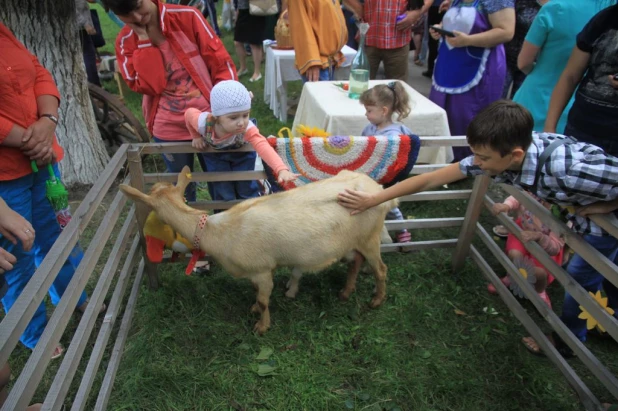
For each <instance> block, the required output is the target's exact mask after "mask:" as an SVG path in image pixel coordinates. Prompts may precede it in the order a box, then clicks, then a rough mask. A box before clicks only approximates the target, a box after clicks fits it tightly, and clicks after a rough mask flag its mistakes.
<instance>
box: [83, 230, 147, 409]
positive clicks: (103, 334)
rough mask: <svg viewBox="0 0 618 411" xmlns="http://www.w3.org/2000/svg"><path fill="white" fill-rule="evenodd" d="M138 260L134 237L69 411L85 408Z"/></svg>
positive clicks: (135, 238) (136, 241)
mask: <svg viewBox="0 0 618 411" xmlns="http://www.w3.org/2000/svg"><path fill="white" fill-rule="evenodd" d="M138 258H140V253H139V236H138V235H135V237H134V238H133V243H132V244H131V249H130V250H129V254H128V255H127V258H126V259H125V262H124V265H123V267H122V270H121V271H120V274H119V275H118V281H117V283H116V287H115V288H114V293H113V295H112V298H111V300H110V302H109V305H108V306H107V312H106V313H105V318H104V319H103V324H101V328H100V329H99V335H98V336H97V339H96V342H95V344H94V348H93V349H92V352H91V354H90V359H89V360H88V365H87V366H86V370H85V371H84V377H83V378H82V381H81V383H80V385H79V389H78V390H77V394H76V395H75V399H74V400H73V405H72V406H71V411H78V410H79V411H82V410H84V408H85V407H86V402H87V401H88V397H89V395H90V390H91V389H92V384H93V383H94V380H95V378H96V376H97V371H98V369H99V365H100V364H101V360H102V359H103V354H105V349H106V347H107V342H108V341H109V337H110V336H111V334H112V331H113V329H114V325H115V324H116V318H117V317H118V314H119V313H120V310H121V309H122V300H123V298H124V294H125V291H126V288H127V284H128V282H129V281H128V280H129V278H130V276H131V272H132V270H133V267H134V265H135V263H136V262H137V259H138Z"/></svg>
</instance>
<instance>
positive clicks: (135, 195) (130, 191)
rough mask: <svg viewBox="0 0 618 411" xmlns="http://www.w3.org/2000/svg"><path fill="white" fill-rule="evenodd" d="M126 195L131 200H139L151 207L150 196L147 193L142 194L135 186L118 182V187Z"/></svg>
mask: <svg viewBox="0 0 618 411" xmlns="http://www.w3.org/2000/svg"><path fill="white" fill-rule="evenodd" d="M118 188H119V189H120V191H122V192H123V193H124V194H125V195H126V196H127V197H129V198H130V199H132V200H133V201H140V202H142V203H145V204H147V205H149V206H151V207H152V202H151V198H150V196H149V195H148V194H144V193H142V192H141V191H139V190H138V189H136V188H133V187H131V186H129V185H126V184H120V186H119V187H118Z"/></svg>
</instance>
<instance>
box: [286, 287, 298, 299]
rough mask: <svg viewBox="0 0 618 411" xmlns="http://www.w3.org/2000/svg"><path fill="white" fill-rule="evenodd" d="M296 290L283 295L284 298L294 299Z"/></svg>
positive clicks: (290, 290)
mask: <svg viewBox="0 0 618 411" xmlns="http://www.w3.org/2000/svg"><path fill="white" fill-rule="evenodd" d="M297 292H298V290H292V289H291V288H290V289H289V290H288V291H287V292H286V293H285V296H286V297H288V298H296V293H297Z"/></svg>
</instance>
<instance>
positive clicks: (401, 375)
mask: <svg viewBox="0 0 618 411" xmlns="http://www.w3.org/2000/svg"><path fill="white" fill-rule="evenodd" d="M222 3H223V2H222V1H220V2H219V3H218V4H219V7H221V5H222ZM99 14H100V16H101V22H102V24H103V30H104V33H105V35H106V39H107V43H108V44H107V46H106V49H107V50H108V51H111V52H113V44H114V38H115V33H116V32H117V31H118V27H117V26H115V25H114V24H113V23H111V22H110V21H109V20H108V19H107V18H106V16H105V15H104V13H103V12H102V10H101V12H100V13H99ZM223 41H224V42H225V44H226V46H227V48H228V50H233V47H232V35H231V34H230V33H225V34H224V36H223ZM232 55H233V54H232ZM249 70H251V64H250V65H249ZM246 79H247V78H245V81H246ZM246 85H247V87H248V88H249V89H250V90H252V91H253V93H254V95H255V98H254V106H253V111H252V115H253V116H255V117H257V118H258V120H259V124H260V129H261V130H262V132H263V133H264V134H272V133H276V131H277V130H278V129H279V128H281V127H283V126H290V123H291V120H290V122H289V123H288V124H283V123H281V122H279V121H278V120H277V119H275V118H274V116H273V115H272V112H270V110H269V109H268V107H267V106H266V105H265V104H264V102H263V98H262V96H263V81H260V82H258V83H255V84H254V83H248V82H246ZM105 87H106V88H108V89H109V90H111V91H114V88H115V87H116V85H115V83H114V82H106V84H105ZM290 90H291V91H292V92H295V93H299V91H300V84H297V85H294V86H293V87H290ZM127 105H128V106H129V107H130V108H131V109H132V110H133V111H134V112H138V113H139V111H140V97H139V96H138V95H136V94H135V93H133V94H130V95H129V96H128V97H127ZM412 115H413V114H412ZM152 157H153V156H150V157H149V158H152ZM149 161H157V160H154V159H153V160H149ZM155 166H157V167H161V168H162V165H161V164H160V163H158V165H157V164H155ZM469 186H470V182H462V183H459V184H455V185H453V187H455V188H462V187H469ZM453 187H451V188H453ZM465 207H466V204H465V202H463V201H460V200H453V201H446V202H441V203H439V205H437V206H436V204H434V203H421V204H406V205H404V206H403V207H402V208H403V212H404V215H407V216H411V217H416V218H423V217H447V216H462V215H463V213H464V211H465ZM483 222H484V223H485V224H486V225H487V226H488V227H490V226H491V224H493V220H492V219H491V217H489V216H487V215H483ZM301 235H302V234H301ZM456 235H457V231H456V230H453V229H444V230H419V231H416V232H414V233H413V239H414V240H424V239H437V238H453V237H455V236H456ZM450 259H451V252H450V251H449V250H435V251H434V250H432V251H425V252H416V253H411V254H398V253H392V254H386V255H385V256H384V261H385V263H386V264H387V266H388V267H389V272H388V275H389V278H388V283H387V293H388V298H387V300H386V302H385V303H384V305H383V306H382V307H380V308H379V309H376V310H371V309H369V308H368V307H367V302H368V301H369V299H370V297H371V292H372V289H373V278H372V276H370V275H366V274H365V275H360V276H359V284H358V286H357V292H356V294H354V295H353V296H352V298H351V299H350V301H348V302H340V301H339V300H338V299H337V292H338V290H339V289H340V288H341V287H342V286H343V284H344V281H345V268H344V267H343V266H341V265H335V266H333V267H331V268H330V269H328V270H326V271H324V272H322V273H320V274H317V275H307V276H305V277H304V278H303V280H302V282H301V287H300V292H299V294H298V296H297V298H296V299H295V300H290V299H287V298H285V296H284V295H283V294H284V291H285V283H286V281H287V274H288V273H287V272H286V271H285V270H281V271H280V272H278V274H277V276H276V277H275V288H274V290H273V294H272V298H271V306H270V307H271V314H272V328H271V329H270V331H269V332H268V333H267V334H266V335H264V336H263V337H258V336H256V335H254V334H253V333H252V329H253V324H254V322H255V321H256V319H257V318H256V317H255V316H254V315H252V314H250V313H249V307H250V306H251V305H252V304H253V302H254V301H255V293H254V290H253V287H252V286H251V284H250V283H249V281H246V280H234V279H233V278H231V277H230V276H228V275H227V274H226V273H225V272H222V271H221V270H220V268H219V267H217V266H216V265H215V267H214V268H213V271H212V272H211V273H210V274H209V275H206V276H197V275H193V276H189V277H187V276H185V275H184V274H183V271H184V266H183V265H182V263H179V264H169V265H162V266H160V268H159V273H160V277H161V287H160V289H159V290H157V291H154V292H153V291H150V290H148V289H147V288H146V286H143V289H142V292H141V294H140V297H139V299H138V306H137V311H136V315H135V317H134V319H133V327H132V330H131V334H130V336H129V339H128V342H127V346H126V349H125V352H124V354H123V357H122V364H121V367H120V369H119V371H118V374H117V377H116V382H115V385H114V391H113V393H112V397H111V400H110V403H109V409H110V410H237V411H240V410H346V409H350V410H375V411H378V410H391V411H394V410H521V409H525V410H539V411H540V410H543V411H545V410H580V409H582V407H581V406H580V404H579V402H578V398H577V396H576V395H575V394H574V392H573V391H572V390H571V389H570V387H569V386H568V385H567V383H566V381H565V380H564V378H563V377H562V376H561V374H560V373H559V372H558V371H557V369H556V368H555V367H554V366H553V365H552V364H551V363H550V362H549V361H548V360H547V359H544V358H539V357H535V356H532V355H530V354H529V353H528V352H527V351H526V350H525V348H524V347H523V346H522V345H521V343H520V342H519V340H520V339H521V337H523V336H525V335H527V333H526V331H525V329H523V327H522V326H521V325H520V324H519V323H518V321H517V320H516V319H515V318H514V317H513V316H512V315H511V314H510V312H509V311H508V309H507V308H506V306H505V305H504V304H503V303H502V301H501V300H500V299H499V298H498V297H495V296H491V295H489V294H488V293H487V291H486V287H485V286H486V284H485V281H484V280H483V277H482V275H481V274H480V272H479V270H478V269H477V268H476V267H475V266H474V265H473V264H472V263H468V264H467V265H466V266H465V268H464V269H463V270H462V271H461V272H458V273H455V274H453V273H451V271H450ZM494 267H497V265H496V264H495V262H494ZM499 272H502V270H499ZM550 295H551V297H552V301H553V303H554V308H555V310H557V311H558V312H559V310H560V305H561V295H562V290H561V288H560V286H559V285H557V284H556V285H553V286H552V287H550ZM524 305H525V306H526V307H527V308H528V310H529V312H531V313H532V315H533V316H536V314H535V310H534V308H533V307H532V305H531V304H529V303H527V302H526V303H524ZM486 307H487V308H493V309H494V310H495V311H496V312H497V314H495V315H490V314H487V313H485V312H484V308H486ZM536 317H538V316H536ZM588 345H589V347H590V348H591V349H592V350H593V351H594V352H595V353H596V354H597V355H598V356H599V358H600V360H601V361H602V362H604V363H605V364H607V365H608V366H609V367H610V369H616V363H617V360H616V357H615V355H613V353H614V352H615V351H614V350H615V348H614V347H613V346H612V345H610V344H609V343H604V342H599V341H591V342H590V343H589V344H588ZM110 346H111V345H110ZM571 364H573V366H574V367H576V369H577V371H578V372H580V371H581V374H580V375H581V376H582V378H583V379H584V381H585V382H586V383H588V384H589V386H590V387H591V388H592V389H593V391H594V392H596V393H597V394H598V395H599V396H600V398H601V399H605V400H609V398H610V395H609V394H608V392H607V391H605V390H604V389H603V388H602V387H601V386H600V384H599V383H598V382H597V381H596V379H594V378H593V377H591V375H590V373H588V372H586V371H584V367H583V366H581V363H579V362H578V360H571ZM101 375H102V373H101ZM99 383H100V382H99ZM94 389H95V390H96V389H98V386H97V385H96V384H95V387H94ZM73 390H74V388H72V392H73V393H74V391H73ZM69 398H71V395H69ZM93 404H94V401H93V402H92V403H91V405H93ZM67 406H70V400H67Z"/></svg>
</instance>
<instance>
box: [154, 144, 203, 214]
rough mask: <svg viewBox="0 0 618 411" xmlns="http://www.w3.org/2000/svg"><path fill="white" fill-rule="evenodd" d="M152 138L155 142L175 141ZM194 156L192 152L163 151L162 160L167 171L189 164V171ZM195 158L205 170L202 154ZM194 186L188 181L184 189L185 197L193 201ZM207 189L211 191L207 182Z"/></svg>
mask: <svg viewBox="0 0 618 411" xmlns="http://www.w3.org/2000/svg"><path fill="white" fill-rule="evenodd" d="M152 139H153V140H154V141H156V142H157V143H171V142H174V143H175V142H176V141H170V140H161V139H160V138H158V137H154V136H153V137H152ZM194 157H195V154H194V153H175V154H171V153H164V154H163V161H164V162H165V166H166V167H167V172H168V173H180V171H181V170H182V169H183V167H184V166H189V168H190V169H191V171H193V164H194V163H195V158H194ZM197 160H198V161H199V163H200V166H201V167H202V171H206V163H205V162H204V159H203V158H202V155H198V156H197ZM195 187H196V185H195V183H189V185H188V186H187V189H186V190H185V199H186V200H187V201H190V202H193V201H195V200H196V198H197V193H196V188H195ZM208 191H210V192H211V193H212V190H211V183H208Z"/></svg>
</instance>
